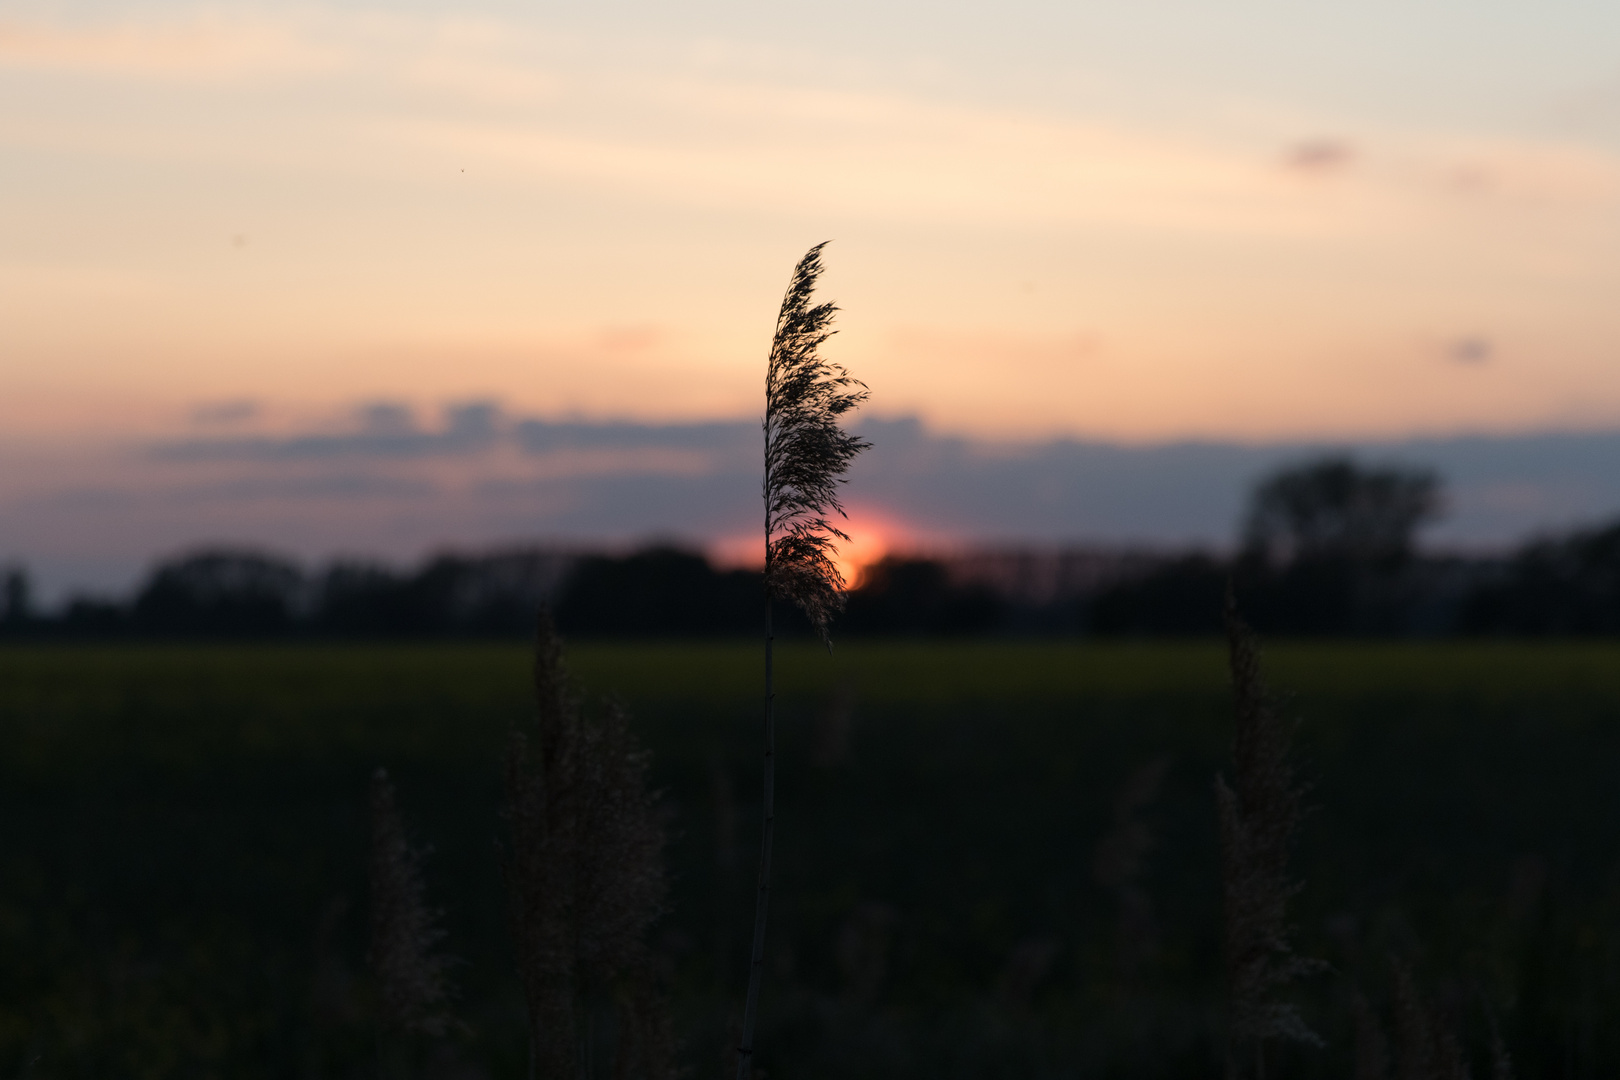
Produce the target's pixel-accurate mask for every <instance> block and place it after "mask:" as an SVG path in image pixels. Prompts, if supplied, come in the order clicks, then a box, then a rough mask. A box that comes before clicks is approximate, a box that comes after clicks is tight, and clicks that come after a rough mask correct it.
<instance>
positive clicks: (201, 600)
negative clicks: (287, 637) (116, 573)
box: [134, 550, 304, 636]
mask: <svg viewBox="0 0 1620 1080" xmlns="http://www.w3.org/2000/svg"><path fill="white" fill-rule="evenodd" d="M303 594H304V575H303V573H302V572H301V571H300V570H299V569H298V567H297V566H295V565H294V564H292V563H291V562H288V561H286V560H284V559H278V558H275V557H273V556H269V555H260V554H257V553H255V552H245V551H226V550H215V551H203V552H198V553H197V554H194V555H187V556H184V557H182V558H180V559H176V560H174V561H173V562H168V563H164V564H162V565H160V566H158V568H157V569H156V571H154V573H153V574H152V577H151V579H150V580H148V582H147V583H146V585H145V587H144V588H142V589H141V591H140V594H139V595H138V596H137V597H136V598H135V611H134V617H135V623H136V625H137V626H138V627H139V628H140V629H141V630H143V631H146V632H150V633H156V634H179V635H187V636H190V635H208V636H214V635H223V636H263V635H267V634H278V633H284V632H286V631H287V630H288V629H289V628H290V627H291V625H292V623H293V620H294V618H295V617H296V616H297V614H298V613H299V608H300V605H301V601H302V599H303Z"/></svg>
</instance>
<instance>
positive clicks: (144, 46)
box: [0, 13, 344, 82]
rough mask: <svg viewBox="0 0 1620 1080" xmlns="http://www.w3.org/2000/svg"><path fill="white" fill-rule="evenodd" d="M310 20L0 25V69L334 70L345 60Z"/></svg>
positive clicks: (233, 74) (219, 76)
mask: <svg viewBox="0 0 1620 1080" xmlns="http://www.w3.org/2000/svg"><path fill="white" fill-rule="evenodd" d="M321 37H322V35H319V34H318V33H311V27H310V26H309V25H308V22H307V20H305V19H301V18H297V17H291V16H287V15H281V16H277V17H274V18H268V17H247V16H235V17H227V16H223V15H220V14H216V13H204V14H199V15H197V16H194V17H192V18H189V19H185V20H175V21H170V22H168V23H156V24H154V23H149V22H103V23H91V24H83V23H78V24H73V23H65V22H37V21H36V22H24V21H22V20H20V19H16V18H11V19H6V20H0V69H4V68H12V69H37V70H38V69H42V70H50V71H70V72H80V73H87V74H98V75H114V76H125V77H129V76H135V77H142V78H158V79H185V80H196V79H207V80H211V81H221V80H223V81H233V82H234V81H242V80H246V79H252V78H258V77H263V76H266V75H287V74H308V73H312V72H320V71H330V70H332V69H333V68H335V67H337V66H339V65H340V64H341V63H342V61H343V58H344V53H343V51H342V50H340V49H337V48H335V47H334V45H333V43H332V42H331V41H330V39H328V40H325V41H323V40H321Z"/></svg>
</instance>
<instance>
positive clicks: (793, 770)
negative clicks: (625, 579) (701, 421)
mask: <svg viewBox="0 0 1620 1080" xmlns="http://www.w3.org/2000/svg"><path fill="white" fill-rule="evenodd" d="M757 649H758V646H755V645H741V644H739V645H729V644H710V645H693V644H647V645H612V646H598V645H581V646H578V647H577V648H575V650H574V651H573V667H574V669H575V671H576V673H577V674H578V676H579V677H580V679H581V680H582V681H583V682H584V683H585V684H586V685H588V686H589V687H591V688H593V689H595V690H599V691H613V692H615V693H617V694H618V695H619V696H620V698H621V699H622V700H624V701H625V703H626V704H627V705H628V706H629V708H630V711H631V713H632V715H633V717H634V720H635V724H636V726H637V728H638V730H639V731H640V732H641V734H642V735H643V737H644V738H645V739H646V741H647V742H648V743H649V745H650V746H651V747H652V749H653V751H654V753H655V755H656V758H655V766H654V772H655V778H656V781H657V783H658V784H659V785H660V786H662V787H663V788H664V789H665V790H666V792H667V796H666V806H667V810H668V814H669V824H670V827H671V830H672V834H673V836H674V841H673V844H672V847H671V852H670V854H671V863H672V870H673V873H674V893H673V899H672V910H671V911H670V912H669V914H668V916H667V917H666V918H665V920H664V922H663V923H662V925H661V929H660V931H659V943H660V947H661V949H662V952H663V955H664V957H665V958H666V963H667V965H668V971H669V975H670V981H671V986H672V989H673V996H674V1001H675V1005H676V1008H677V1029H678V1032H679V1034H680V1035H681V1037H682V1039H683V1042H684V1048H685V1049H684V1054H685V1061H686V1064H687V1065H689V1066H690V1067H691V1069H692V1070H693V1072H692V1074H691V1075H693V1076H694V1077H713V1076H717V1075H720V1071H721V1070H722V1067H723V1065H722V1052H723V1046H724V1043H725V1033H726V1031H727V1027H728V1024H730V1023H731V1022H732V1010H733V1009H734V1008H735V1007H736V1006H737V1005H738V1004H739V1003H740V999H741V993H742V989H743V986H742V979H743V977H744V976H745V974H746V972H745V970H744V969H745V964H746V959H747V957H746V951H745V950H746V932H747V923H748V915H749V911H750V910H751V909H750V907H749V901H750V897H751V885H752V881H751V868H752V863H753V856H754V845H755V842H756V835H755V828H756V826H755V825H754V822H755V820H756V815H755V810H756V805H755V804H754V802H753V799H754V798H755V792H756V791H757V779H758V777H757V757H756V752H757V749H758V748H757V746H756V745H755V743H756V739H757V734H756V733H757V730H758V713H759V704H760V703H759V688H758V686H757V681H758V675H757V669H758V655H757ZM527 662H528V657H527V653H526V651H525V650H523V649H520V648H511V647H506V646H487V647H485V646H468V647H462V646H444V647H407V646H401V647H388V648H369V647H355V646H324V647H313V646H311V647H257V648H191V647H170V648H161V647H152V648H119V649H96V648H51V649H23V648H11V649H7V650H4V651H0V1075H10V1074H19V1075H32V1076H41V1077H47V1076H63V1077H70V1076H71V1077H78V1076H86V1077H91V1076H93V1077H105V1076H132V1077H134V1076H181V1077H190V1076H197V1077H205V1076H220V1077H257V1076H265V1077H271V1076H274V1077H295V1076H310V1077H315V1076H320V1077H348V1076H366V1075H375V1065H374V1062H375V1049H374V1041H373V1029H372V1025H371V1015H372V1007H371V1001H370V997H369V995H370V988H369V986H368V984H367V980H366V978H365V976H364V962H363V958H364V952H365V941H364V926H365V867H366V813H365V811H366V791H367V780H368V778H369V776H370V774H371V772H372V770H373V769H374V768H375V767H376V766H377V765H379V764H380V765H386V766H387V767H388V768H389V770H390V773H391V775H392V776H393V777H394V778H395V781H396V783H397V786H398V791H399V798H400V804H401V808H402V810H403V812H404V814H405V817H406V821H407V824H408V826H409V828H410V829H411V830H412V832H413V835H414V837H415V838H416V839H418V840H425V841H427V842H428V843H430V844H432V845H433V848H434V852H433V854H432V856H431V857H430V858H429V860H428V862H427V865H426V874H427V879H428V889H429V894H430V899H431V900H432V902H433V903H435V904H436V905H438V906H440V907H443V908H444V909H445V912H446V917H445V925H446V927H447V929H448V930H449V933H450V939H449V944H450V948H451V950H452V951H453V952H455V953H456V954H457V955H458V956H459V957H460V960H461V963H460V965H459V966H458V967H457V968H456V971H455V978H456V980H457V982H458V983H459V985H460V987H461V997H460V1001H459V1003H458V1010H459V1013H460V1016H461V1018H462V1019H463V1020H464V1021H465V1022H466V1031H465V1032H464V1033H462V1034H460V1035H458V1036H456V1037H454V1038H452V1039H450V1040H448V1041H447V1042H446V1043H445V1044H444V1045H443V1046H440V1047H436V1048H428V1049H427V1050H426V1051H425V1052H426V1053H427V1054H428V1056H429V1057H430V1058H432V1059H433V1063H432V1066H431V1070H430V1071H431V1073H432V1074H434V1075H463V1076H491V1077H507V1076H510V1077H517V1076H520V1075H522V1073H523V1063H524V1051H523V1019H522V1007H521V996H520V992H519V989H518V983H517V978H516V975H515V973H514V971H513V969H512V965H511V962H510V960H509V956H508V944H507V937H506V934H505V931H504V911H503V907H502V903H503V900H502V896H503V892H502V887H501V881H500V873H499V862H500V855H499V851H498V847H497V845H498V842H499V837H500V828H499V821H498V818H497V806H498V802H499V762H500V755H501V750H502V746H503V742H504V736H505V732H506V729H507V726H508V725H509V724H510V723H512V722H513V721H514V720H516V719H518V718H520V717H522V716H524V715H525V714H526V713H527V710H528V709H529V699H528V678H527ZM1266 662H1267V671H1268V676H1269V679H1270V681H1271V683H1272V684H1273V685H1274V686H1276V687H1277V688H1279V689H1282V690H1284V691H1288V692H1290V693H1291V694H1292V704H1293V709H1292V711H1293V712H1294V713H1295V714H1297V715H1299V716H1300V717H1301V719H1302V721H1303V725H1302V728H1301V731H1300V737H1299V746H1300V748H1301V753H1302V758H1303V763H1304V770H1303V771H1304V773H1305V775H1306V776H1307V777H1309V778H1310V779H1311V780H1312V781H1313V782H1314V788H1313V791H1312V794H1311V796H1310V801H1311V803H1312V804H1313V805H1314V806H1315V808H1316V809H1315V810H1314V811H1313V812H1312V813H1311V814H1310V815H1309V816H1308V818H1307V820H1306V823H1305V826H1304V836H1303V841H1302V846H1301V849H1300V851H1299V855H1298V861H1297V866H1298V869H1299V872H1300V875H1301V876H1302V877H1303V878H1304V880H1305V882H1306V888H1305V891H1304V892H1303V893H1302V894H1301V896H1300V897H1299V899H1298V902H1297V907H1296V913H1297V921H1298V927H1299V930H1298V940H1299V943H1300V946H1301V949H1302V951H1303V952H1305V953H1306V954H1308V955H1315V956H1319V957H1322V958H1324V959H1326V960H1327V961H1329V962H1330V963H1331V964H1332V965H1333V969H1334V970H1333V972H1332V973H1331V974H1328V975H1324V976H1321V977H1318V978H1316V979H1315V980H1314V982H1313V983H1312V984H1311V985H1310V986H1308V987H1307V988H1305V990H1304V991H1303V992H1302V993H1301V995H1300V1000H1301V1003H1302V1005H1303V1006H1304V1008H1305V1010H1306V1017H1307V1020H1308V1021H1309V1022H1310V1023H1311V1025H1312V1026H1313V1027H1314V1028H1316V1029H1317V1030H1319V1031H1321V1032H1322V1033H1323V1034H1324V1035H1325V1036H1327V1038H1328V1040H1329V1046H1328V1047H1327V1048H1326V1049H1325V1050H1321V1051H1307V1050H1302V1051H1299V1052H1297V1053H1295V1054H1293V1055H1292V1056H1290V1057H1289V1058H1287V1059H1285V1060H1282V1061H1279V1062H1278V1070H1277V1072H1276V1075H1297V1076H1307V1077H1341V1076H1342V1077H1348V1076H1349V1075H1350V1064H1349V1045H1350V1032H1349V1016H1350V1009H1349V1005H1348V1001H1349V998H1350V995H1351V993H1352V991H1353V990H1355V989H1358V988H1359V989H1360V990H1361V991H1362V992H1363V993H1365V994H1366V995H1367V996H1368V997H1369V998H1371V999H1373V1000H1374V1002H1375V1003H1376V1002H1384V1001H1387V1000H1388V998H1389V974H1388V972H1389V960H1390V957H1391V956H1398V957H1400V958H1402V959H1403V960H1404V961H1406V962H1408V963H1410V964H1411V965H1412V966H1413V968H1414V969H1415V970H1416V971H1417V973H1418V978H1419V981H1420V983H1421V984H1422V986H1423V988H1424V991H1425V992H1426V993H1427V994H1429V995H1430V996H1432V997H1433V998H1434V999H1435V1000H1436V1001H1438V1002H1439V1003H1440V1008H1441V1011H1442V1013H1443V1014H1445V1015H1447V1016H1449V1017H1450V1018H1451V1019H1450V1021H1449V1022H1451V1023H1453V1024H1454V1026H1456V1027H1457V1029H1458V1030H1459V1032H1461V1034H1462V1036H1463V1038H1464V1039H1465V1041H1467V1042H1469V1044H1470V1045H1471V1046H1474V1047H1479V1046H1482V1045H1483V1040H1484V1038H1485V1032H1486V1029H1487V1027H1488V1021H1487V1019H1486V1017H1487V1011H1489V1012H1493V1013H1494V1014H1495V1016H1496V1018H1497V1020H1498V1022H1499V1023H1500V1024H1501V1026H1502V1029H1503V1032H1504V1034H1505V1037H1506V1041H1507V1044H1508V1046H1509V1049H1510V1050H1511V1051H1512V1052H1513V1054H1514V1057H1515V1061H1516V1063H1517V1065H1518V1068H1519V1073H1520V1075H1521V1076H1535V1077H1584V1076H1608V1075H1616V1074H1617V1073H1620V1035H1617V1034H1615V1032H1616V1030H1617V1028H1616V1025H1615V1024H1614V1023H1613V1022H1612V1021H1613V1019H1614V1018H1615V1017H1617V1016H1620V783H1617V778H1620V646H1611V645H1509V644H1481V645H1376V646H1375V645H1365V646H1364V645H1311V646H1292V645H1288V646H1284V645H1278V646H1276V647H1274V648H1272V649H1271V650H1270V651H1269V652H1268V653H1267V657H1266ZM778 672H779V675H778V689H779V694H780V698H779V702H780V710H781V712H780V716H781V723H782V732H781V741H782V746H781V774H780V780H779V785H780V786H779V795H778V797H779V811H778V812H779V817H778V830H779V831H778V841H777V844H778V846H777V851H778V855H777V858H778V878H777V893H776V900H775V903H774V905H773V921H772V929H771V943H772V946H771V951H770V954H769V957H768V968H769V971H770V979H769V981H768V983H767V987H766V994H765V1008H764V1014H763V1017H762V1029H761V1034H760V1040H759V1043H760V1065H761V1066H762V1067H763V1068H765V1069H766V1070H767V1071H768V1073H769V1075H770V1076H772V1077H780V1078H783V1080H791V1078H797V1077H822V1076H825V1077H832V1076H839V1077H864V1076H879V1075H881V1076H884V1077H909V1076H918V1077H922V1076H928V1077H957V1076H960V1077H1001V1076H1006V1077H1015V1076H1016V1077H1038V1076H1088V1077H1089V1076H1120V1077H1127V1076H1165V1077H1169V1076H1189V1077H1191V1076H1209V1075H1213V1073H1214V1070H1215V1068H1216V1063H1217V1062H1218V1061H1219V1059H1220V1045H1219V1037H1220V1011H1219V1010H1220V999H1219V988H1220V986H1221V977H1220V966H1219V952H1218V949H1219V944H1218V943H1219V925H1220V924H1219V914H1220V913H1219V884H1218V876H1217V865H1216V840H1215V826H1214V813H1213V795H1212V778H1213V775H1214V773H1215V771H1216V769H1217V768H1219V767H1220V766H1221V760H1222V754H1223V752H1224V749H1225V744H1226V740H1227V738H1228V731H1229V708H1230V706H1229V704H1228V697H1227V688H1226V684H1225V678H1226V676H1225V669H1224V657H1223V653H1222V650H1221V649H1220V647H1219V646H1217V645H1215V644H1186V645H1173V644H1171V645H1164V644H1158V645H1106V646H1103V645H1069V644H1000V643H996V644H875V643H873V644H862V643H842V644H840V645H839V647H838V651H837V653H836V655H834V656H833V657H831V658H829V657H828V656H827V655H826V654H825V653H824V652H822V651H821V650H819V649H818V648H816V647H813V646H809V645H806V646H803V647H798V646H793V647H789V648H787V649H784V650H781V655H780V656H779V660H778ZM1160 758H1164V759H1167V761H1168V766H1167V771H1166V773H1165V780H1164V783H1163V785H1162V788H1161V791H1160V793H1159V794H1158V796H1157V798H1156V799H1154V800H1153V801H1152V802H1150V803H1149V804H1148V805H1147V806H1146V807H1145V808H1144V809H1142V810H1141V811H1140V813H1139V820H1140V823H1141V824H1143V825H1145V826H1146V827H1147V829H1148V831H1149V833H1150V834H1151V835H1152V837H1153V839H1154V844H1153V846H1152V847H1151V848H1150V849H1149V850H1148V851H1147V853H1146V857H1145V861H1144V862H1143V869H1142V871H1141V873H1140V875H1139V876H1138V877H1137V878H1136V879H1135V881H1134V885H1133V887H1134V888H1136V889H1137V891H1138V893H1139V896H1140V897H1141V898H1145V900H1146V901H1147V904H1148V908H1147V914H1148V916H1149V917H1147V918H1145V919H1144V918H1142V917H1141V915H1142V912H1141V911H1135V913H1134V914H1128V916H1127V917H1125V918H1123V919H1122V918H1121V909H1120V906H1119V898H1120V890H1119V889H1118V888H1113V889H1107V888H1104V887H1102V886H1101V885H1099V884H1098V882H1097V880H1096V878H1095V876H1094V872H1093V864H1094V852H1095V850H1096V848H1097V845H1098V842H1099V840H1101V839H1102V838H1103V837H1105V836H1106V835H1108V834H1109V833H1110V832H1111V831H1115V830H1117V828H1118V826H1117V824H1116V821H1115V817H1114V803H1115V797H1116V793H1117V792H1118V791H1119V790H1120V788H1121V785H1122V784H1124V783H1125V782H1126V780H1127V778H1129V777H1130V776H1131V775H1132V774H1133V773H1137V772H1139V770H1140V769H1141V768H1142V766H1144V765H1145V764H1149V763H1151V762H1153V761H1155V760H1157V759H1160ZM1479 1071H1482V1070H1476V1072H1479Z"/></svg>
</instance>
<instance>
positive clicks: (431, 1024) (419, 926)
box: [367, 769, 451, 1036]
mask: <svg viewBox="0 0 1620 1080" xmlns="http://www.w3.org/2000/svg"><path fill="white" fill-rule="evenodd" d="M425 855H426V851H425V849H422V848H413V847H412V846H411V845H410V844H409V843H408V842H407V840H406V838H405V823H404V821H403V819H402V818H401V817H400V813H399V805H398V803H397V801H396V799H395V797H394V785H393V783H392V782H390V781H389V779H388V772H387V770H385V769H378V770H377V771H376V773H375V774H374V775H373V776H372V778H371V949H370V952H369V954H368V957H367V959H368V961H369V963H370V966H371V970H372V974H373V975H374V976H375V978H376V980H377V1003H378V1007H379V1013H380V1017H379V1019H380V1020H381V1021H382V1026H383V1027H384V1028H390V1029H394V1030H397V1031H404V1032H416V1033H421V1034H424V1035H434V1036H437V1035H442V1034H444V1032H445V1031H446V1030H447V1029H448V1028H449V1027H450V1024H451V1018H450V1012H449V1002H450V997H451V989H450V982H449V978H448V974H449V967H450V960H449V958H448V957H446V956H444V955H443V954H442V953H440V952H439V950H438V946H439V944H440V943H441V942H442V941H443V940H444V936H445V935H444V931H443V930H442V929H441V928H440V926H439V913H438V912H436V911H434V910H433V909H432V908H429V907H428V906H427V900H426V897H425V890H424V887H423V884H422V860H423V858H424V857H425Z"/></svg>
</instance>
